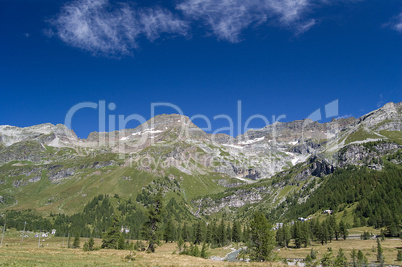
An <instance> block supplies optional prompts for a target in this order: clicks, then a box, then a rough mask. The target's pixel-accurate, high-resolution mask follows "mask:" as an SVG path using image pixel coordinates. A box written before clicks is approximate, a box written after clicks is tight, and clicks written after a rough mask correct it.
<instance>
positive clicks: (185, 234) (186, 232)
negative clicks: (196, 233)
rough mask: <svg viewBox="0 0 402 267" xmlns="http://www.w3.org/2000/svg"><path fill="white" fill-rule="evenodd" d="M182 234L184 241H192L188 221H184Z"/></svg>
mask: <svg viewBox="0 0 402 267" xmlns="http://www.w3.org/2000/svg"><path fill="white" fill-rule="evenodd" d="M181 236H182V238H183V240H184V242H188V241H190V234H189V229H188V226H187V223H186V222H184V224H183V228H182V232H181Z"/></svg>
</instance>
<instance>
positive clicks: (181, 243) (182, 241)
mask: <svg viewBox="0 0 402 267" xmlns="http://www.w3.org/2000/svg"><path fill="white" fill-rule="evenodd" d="M183 244H184V240H183V238H181V237H180V238H179V240H178V241H177V248H178V249H179V253H180V252H181V249H182V247H183Z"/></svg>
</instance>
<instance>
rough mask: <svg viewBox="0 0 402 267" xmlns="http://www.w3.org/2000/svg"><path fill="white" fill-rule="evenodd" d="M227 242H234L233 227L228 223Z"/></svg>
mask: <svg viewBox="0 0 402 267" xmlns="http://www.w3.org/2000/svg"><path fill="white" fill-rule="evenodd" d="M226 241H227V242H229V243H230V242H232V227H231V226H230V223H228V225H227V227H226Z"/></svg>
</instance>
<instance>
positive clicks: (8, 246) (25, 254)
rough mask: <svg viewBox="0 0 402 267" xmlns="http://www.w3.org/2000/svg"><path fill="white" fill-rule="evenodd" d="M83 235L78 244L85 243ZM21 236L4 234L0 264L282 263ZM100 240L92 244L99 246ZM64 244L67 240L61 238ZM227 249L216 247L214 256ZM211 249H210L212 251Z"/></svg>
mask: <svg viewBox="0 0 402 267" xmlns="http://www.w3.org/2000/svg"><path fill="white" fill-rule="evenodd" d="M85 240H86V239H85V238H82V240H81V245H82V244H83V242H85ZM20 242H21V238H20V237H5V238H4V241H3V247H1V248H0V266H57V267H61V266H74V267H75V266H273V267H280V266H284V265H283V264H282V263H280V262H273V263H252V264H247V263H229V262H224V261H214V260H210V259H202V258H197V257H191V256H185V255H177V254H172V253H173V251H175V250H176V249H177V247H176V244H175V243H167V244H163V245H162V246H161V247H158V248H157V251H156V253H153V254H152V253H151V254H150V253H146V252H135V256H134V260H129V259H125V257H126V256H127V255H129V254H130V251H128V250H106V249H101V250H97V251H91V252H84V251H83V250H82V249H68V248H66V247H63V238H62V237H50V238H45V239H43V238H42V239H41V245H43V247H42V246H41V247H39V248H38V238H35V237H29V238H25V239H24V244H23V245H21V244H20ZM100 242H101V241H100V239H96V240H95V245H96V246H100ZM64 245H66V240H64ZM226 251H228V252H230V251H231V250H230V249H227V250H226V249H224V250H222V249H217V250H216V251H213V252H214V253H213V254H214V255H215V254H219V255H223V256H224V253H222V252H226ZM211 252H212V251H211Z"/></svg>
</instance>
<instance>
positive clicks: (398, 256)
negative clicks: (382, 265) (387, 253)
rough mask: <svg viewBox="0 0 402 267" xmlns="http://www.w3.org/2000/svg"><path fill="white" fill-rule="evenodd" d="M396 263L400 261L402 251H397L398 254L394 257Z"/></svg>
mask: <svg viewBox="0 0 402 267" xmlns="http://www.w3.org/2000/svg"><path fill="white" fill-rule="evenodd" d="M396 260H397V261H402V250H398V254H397V255H396Z"/></svg>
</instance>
